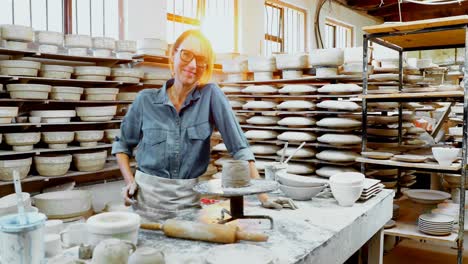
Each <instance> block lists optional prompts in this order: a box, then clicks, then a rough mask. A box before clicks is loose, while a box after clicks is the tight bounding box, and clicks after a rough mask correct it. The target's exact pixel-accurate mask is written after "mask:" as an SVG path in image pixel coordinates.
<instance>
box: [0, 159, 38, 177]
mask: <svg viewBox="0 0 468 264" xmlns="http://www.w3.org/2000/svg"><path fill="white" fill-rule="evenodd" d="M31 164H32V158H25V159H14V160H1V161H0V181H12V180H13V171H19V173H20V179H24V178H26V176H28V173H29V170H30V169H31Z"/></svg>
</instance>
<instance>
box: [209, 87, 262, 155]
mask: <svg viewBox="0 0 468 264" xmlns="http://www.w3.org/2000/svg"><path fill="white" fill-rule="evenodd" d="M210 103H211V111H212V117H213V119H214V123H215V126H216V127H217V128H218V130H219V132H220V133H221V136H222V138H223V142H224V144H225V145H226V148H227V150H228V151H229V153H230V154H231V156H232V157H233V158H234V159H236V160H254V161H255V156H254V154H253V152H252V150H250V148H249V142H248V141H247V139H246V138H245V135H244V132H243V131H242V129H241V127H240V125H239V121H238V120H237V118H236V116H235V114H234V111H233V110H232V108H231V105H230V104H229V101H228V99H227V98H226V96H225V95H224V93H223V92H222V91H221V89H220V88H219V87H218V86H217V85H213V87H212V96H211V102H210Z"/></svg>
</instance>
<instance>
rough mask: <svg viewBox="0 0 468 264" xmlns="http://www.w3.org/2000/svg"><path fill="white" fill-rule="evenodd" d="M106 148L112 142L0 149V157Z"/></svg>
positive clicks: (109, 146) (110, 145)
mask: <svg viewBox="0 0 468 264" xmlns="http://www.w3.org/2000/svg"><path fill="white" fill-rule="evenodd" d="M106 148H112V144H103V143H98V145H97V146H94V147H78V146H73V145H72V146H68V147H67V148H64V149H49V148H36V149H33V150H28V151H13V150H0V157H5V156H13V155H23V154H35V155H39V154H41V153H50V152H68V151H74V150H93V149H106Z"/></svg>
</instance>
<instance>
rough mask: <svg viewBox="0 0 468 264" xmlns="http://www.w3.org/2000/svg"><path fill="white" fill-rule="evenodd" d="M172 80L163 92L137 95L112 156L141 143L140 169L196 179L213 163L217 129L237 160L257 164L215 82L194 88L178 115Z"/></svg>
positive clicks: (128, 150) (165, 175) (158, 173)
mask: <svg viewBox="0 0 468 264" xmlns="http://www.w3.org/2000/svg"><path fill="white" fill-rule="evenodd" d="M173 83H174V80H169V81H168V82H166V84H165V85H164V86H163V87H162V88H161V89H145V90H142V91H140V92H139V93H138V95H137V97H136V99H135V101H134V102H133V104H132V105H131V106H130V108H129V110H128V112H127V114H126V115H125V118H124V119H123V121H122V125H121V127H120V131H121V136H120V137H117V138H116V140H115V141H114V143H113V145H112V154H116V153H126V154H127V155H129V156H132V150H133V148H134V147H136V146H137V145H138V151H137V152H136V160H137V163H138V169H139V170H141V171H143V172H145V173H148V174H151V175H157V176H159V177H163V178H172V179H193V178H197V177H199V176H200V175H202V174H203V173H204V172H205V171H206V169H207V167H208V164H209V161H210V136H211V134H212V132H213V128H214V127H216V128H217V129H218V130H219V131H220V133H221V136H222V138H223V141H224V143H225V144H226V147H227V149H228V151H229V153H230V154H231V156H233V157H234V159H238V160H255V158H254V155H253V153H252V151H251V150H250V148H249V144H248V141H247V140H246V138H245V136H244V133H243V131H242V129H241V128H240V125H239V122H238V121H237V118H236V116H235V115H234V112H233V111H232V108H231V106H230V104H229V101H228V100H227V98H226V96H225V95H224V93H223V92H222V91H221V89H220V88H219V87H218V85H216V84H213V83H210V84H206V85H205V86H203V87H197V88H195V89H194V90H193V91H192V92H191V93H190V94H189V95H188V96H187V98H186V100H185V102H184V103H183V105H182V107H181V109H180V112H179V113H177V110H176V109H175V107H174V105H173V104H172V102H171V101H170V100H169V97H168V95H167V92H166V90H167V88H168V87H171V86H172V84H173Z"/></svg>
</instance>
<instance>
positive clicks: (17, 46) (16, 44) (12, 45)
mask: <svg viewBox="0 0 468 264" xmlns="http://www.w3.org/2000/svg"><path fill="white" fill-rule="evenodd" d="M5 46H6V48H7V49H14V50H27V49H28V42H21V41H6V45H5Z"/></svg>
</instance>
